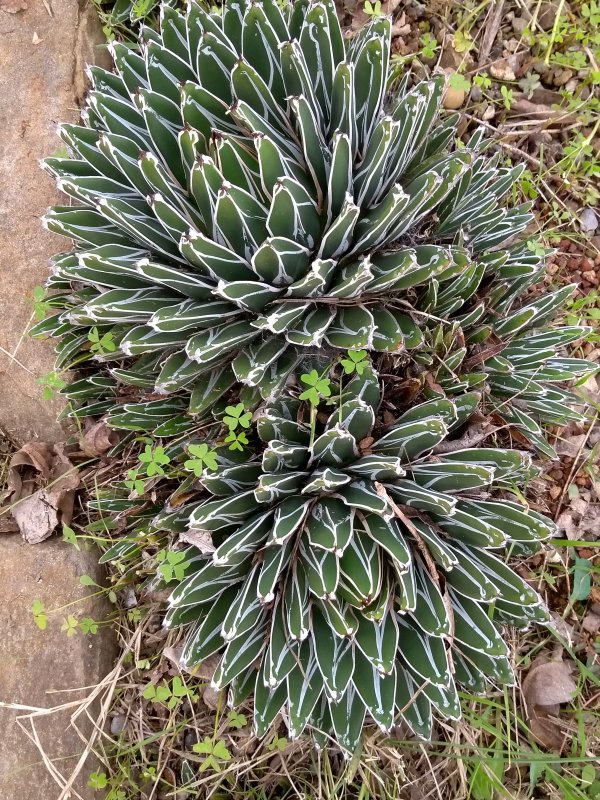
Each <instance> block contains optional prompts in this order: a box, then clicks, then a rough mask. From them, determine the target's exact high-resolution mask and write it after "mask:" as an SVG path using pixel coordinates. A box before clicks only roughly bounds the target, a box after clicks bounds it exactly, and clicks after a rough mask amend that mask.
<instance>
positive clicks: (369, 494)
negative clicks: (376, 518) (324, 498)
mask: <svg viewBox="0 0 600 800" xmlns="http://www.w3.org/2000/svg"><path fill="white" fill-rule="evenodd" d="M336 497H341V499H342V500H343V501H344V503H345V504H346V505H347V506H350V507H351V508H359V509H361V510H362V511H372V512H374V513H375V514H380V515H381V516H382V517H383V518H384V519H391V518H392V517H393V512H392V509H391V507H390V505H389V503H388V501H387V499H386V498H385V497H382V495H381V494H379V492H378V491H377V489H376V487H375V486H374V484H373V483H372V482H371V481H364V480H358V481H357V480H355V481H352V483H350V484H348V485H347V486H342V487H341V489H338V490H337V492H336Z"/></svg>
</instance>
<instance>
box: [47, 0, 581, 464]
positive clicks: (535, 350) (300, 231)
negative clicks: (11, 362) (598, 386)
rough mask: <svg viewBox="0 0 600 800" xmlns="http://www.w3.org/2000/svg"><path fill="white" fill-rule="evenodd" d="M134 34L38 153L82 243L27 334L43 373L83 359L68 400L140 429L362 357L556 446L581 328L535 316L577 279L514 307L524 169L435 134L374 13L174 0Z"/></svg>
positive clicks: (527, 269)
mask: <svg viewBox="0 0 600 800" xmlns="http://www.w3.org/2000/svg"><path fill="white" fill-rule="evenodd" d="M140 38H141V41H140V47H139V49H138V50H135V49H132V48H130V47H126V46H124V45H121V44H119V43H113V44H112V45H111V47H112V53H113V57H114V61H115V67H116V71H115V72H114V73H111V72H106V71H104V70H102V69H99V68H97V67H92V68H90V70H89V74H90V79H91V82H92V85H93V88H92V91H91V92H90V94H89V99H88V104H87V107H86V109H85V111H84V114H83V117H84V124H83V125H63V126H62V128H61V135H62V138H63V140H64V141H65V143H66V144H67V146H68V148H69V150H70V155H69V157H68V158H49V159H47V161H46V162H45V167H46V169H47V170H48V171H49V172H50V173H51V174H52V175H54V176H55V177H56V178H57V180H58V184H59V186H60V188H61V189H62V191H63V192H65V193H66V194H67V195H68V196H70V197H71V198H73V199H74V200H75V201H76V202H77V203H78V204H79V205H69V206H62V207H56V208H53V209H51V210H50V212H49V213H48V215H47V217H46V224H47V226H48V228H49V229H50V230H52V231H55V232H57V233H60V234H63V235H65V236H67V237H69V238H71V239H72V240H74V242H75V244H76V248H75V250H72V251H70V252H67V253H64V254H62V255H59V256H58V257H56V258H55V259H54V261H53V272H54V275H53V277H52V278H51V280H50V282H49V285H50V287H53V288H55V289H57V290H58V294H57V295H55V296H54V297H52V299H51V301H50V302H51V304H52V305H53V306H54V307H55V308H57V309H58V312H59V313H57V314H55V315H54V316H52V317H50V318H49V319H47V320H45V321H44V322H42V323H41V324H40V325H38V326H37V329H36V331H37V333H40V334H41V333H50V334H51V335H53V336H56V337H58V338H59V339H60V344H59V359H58V365H59V367H60V368H64V367H66V366H69V365H71V364H74V363H75V364H77V365H78V366H79V367H80V368H81V365H82V364H83V365H85V363H86V361H87V362H88V364H89V360H90V359H95V361H96V362H98V361H100V362H101V364H100V365H98V363H96V364H95V365H94V364H92V368H91V370H90V373H91V375H92V381H89V380H86V381H85V382H84V384H81V383H78V384H77V385H76V386H75V387H69V388H67V389H66V390H65V393H66V394H67V395H68V396H69V397H70V398H71V399H72V400H74V401H77V404H81V403H83V408H80V409H78V410H77V411H75V413H76V414H78V415H80V416H81V415H85V414H96V413H100V412H105V411H111V410H112V413H111V420H112V424H113V425H115V426H123V427H127V428H133V429H145V430H154V429H155V428H156V427H157V426H162V425H164V424H165V423H167V422H168V421H169V420H170V419H171V418H173V417H174V416H177V417H178V418H180V417H182V416H183V417H185V415H186V413H191V414H192V415H201V414H204V413H206V412H207V410H209V409H210V408H211V407H212V406H213V405H214V403H215V402H216V401H217V400H218V399H219V398H220V397H221V396H223V395H224V394H225V393H227V392H228V391H229V390H230V389H231V388H232V387H234V386H235V385H236V384H240V383H241V384H245V385H247V386H248V387H251V388H252V389H253V390H254V392H255V395H254V396H255V397H257V398H258V397H259V395H260V394H261V395H262V396H263V397H265V398H274V397H276V396H277V395H278V393H279V392H281V391H282V389H283V387H284V386H285V384H286V382H288V380H289V379H290V376H292V375H293V374H294V373H295V372H297V371H298V370H299V364H301V362H302V361H303V360H304V359H306V357H307V356H310V355H312V354H314V353H315V352H317V351H323V350H325V351H331V350H334V351H335V350H345V349H347V348H366V349H368V350H370V351H372V352H373V353H374V354H377V353H384V354H395V355H399V356H400V357H401V359H402V361H401V364H402V369H403V371H404V372H406V373H411V372H412V373H413V374H422V375H424V374H425V372H427V371H428V372H430V373H433V378H434V380H433V382H431V381H430V390H431V387H432V386H435V387H437V388H435V389H434V390H435V391H438V393H440V394H443V393H448V394H454V395H458V394H460V393H462V392H464V391H467V390H469V389H473V388H474V387H476V386H482V388H483V385H484V384H486V383H487V394H488V396H487V401H486V402H487V403H488V404H489V407H490V408H491V409H494V408H495V409H498V413H499V414H500V415H501V416H502V419H503V420H504V421H505V422H506V423H507V424H510V425H513V426H515V427H517V428H519V429H520V430H521V433H522V434H523V435H524V436H526V437H528V438H529V439H530V440H531V441H532V442H533V443H534V444H535V445H536V446H537V447H539V448H540V449H542V450H543V451H544V452H546V453H551V452H552V450H551V448H549V446H548V445H547V444H546V443H545V439H544V437H543V431H542V427H541V426H543V424H544V423H548V422H560V421H564V420H565V419H567V418H577V416H578V415H577V414H576V413H575V412H573V411H570V410H569V406H570V405H572V404H573V402H574V400H575V398H574V397H573V396H572V395H571V394H569V392H568V391H566V390H565V389H564V388H562V386H561V385H560V384H561V383H562V382H564V381H568V380H570V379H572V378H573V377H574V376H576V375H579V374H581V373H582V372H584V371H585V370H586V369H587V365H586V364H585V363H584V362H581V361H577V360H575V359H568V358H563V357H561V356H560V354H558V349H559V348H560V347H561V346H563V345H565V344H568V343H569V342H572V341H574V340H576V339H577V338H579V337H580V336H581V335H582V334H583V333H584V332H585V329H583V328H579V327H568V328H563V329H560V330H558V331H557V330H551V329H548V322H549V321H550V320H551V318H552V317H553V316H554V315H555V314H556V312H557V310H558V309H559V308H560V306H561V305H562V304H563V303H564V301H565V299H566V298H567V297H568V296H569V294H570V292H571V287H566V288H564V289H560V290H558V291H555V292H550V293H548V294H546V295H544V296H542V297H538V298H537V299H535V300H532V301H531V302H527V301H526V300H524V299H523V298H524V295H525V294H526V292H527V290H528V288H529V287H530V286H531V285H532V284H533V283H534V282H535V281H536V280H537V279H538V278H539V277H540V274H541V273H542V271H543V257H544V252H543V250H542V251H541V252H540V250H539V248H535V251H532V250H530V249H529V248H528V247H527V246H526V245H525V244H524V243H523V242H521V243H516V244H514V239H515V237H516V236H517V235H518V234H519V233H520V232H522V231H523V230H524V229H525V228H526V226H527V225H528V224H529V222H530V221H531V215H530V213H529V204H521V205H517V206H514V207H511V206H510V205H505V202H504V201H505V198H506V197H507V196H509V193H510V192H511V189H514V187H515V182H516V181H517V179H518V177H519V175H520V173H521V167H514V168H511V167H506V166H502V165H500V162H499V157H498V156H493V157H491V158H490V157H488V156H487V155H486V153H485V148H486V142H484V141H483V139H482V135H481V133H479V132H478V133H475V134H474V135H473V136H472V137H471V139H469V141H468V142H467V144H465V145H462V144H461V145H454V144H453V140H454V133H455V130H454V129H455V124H456V117H455V116H449V117H446V118H444V119H441V120H440V117H439V110H440V101H441V98H442V95H443V92H444V78H443V77H440V76H438V77H434V78H433V79H432V80H429V81H424V82H421V83H417V84H416V85H414V86H412V87H410V86H409V81H408V76H407V78H406V79H405V80H403V81H402V82H401V84H400V85H394V86H393V90H392V91H388V85H389V81H390V71H389V68H388V67H389V56H390V20H388V19H386V18H377V19H374V20H372V21H371V22H370V23H369V24H368V25H367V26H366V27H365V28H364V29H363V30H362V31H360V32H359V33H358V34H357V35H356V36H355V37H354V38H352V39H350V40H345V39H344V37H343V36H342V32H341V30H340V26H339V23H338V20H337V17H336V13H335V8H334V5H333V1H332V0H323V1H322V2H321V1H320V0H319V1H314V0H311V1H310V2H309V1H308V0H298V2H296V3H294V4H293V5H291V4H290V5H288V6H284V7H283V8H281V7H280V5H279V4H278V3H277V2H276V0H260V1H259V2H252V3H250V2H247V1H246V0H227V2H226V3H225V5H224V7H223V11H222V14H221V13H208V12H207V11H205V10H204V9H203V8H202V6H201V5H199V4H198V3H196V2H190V4H189V8H188V10H187V13H185V14H180V13H178V12H177V11H175V10H174V9H172V8H170V7H168V6H164V7H162V10H161V25H160V33H157V32H156V31H155V30H153V29H151V28H143V29H142V31H141V34H140ZM513 194H514V192H513ZM90 336H93V337H94V345H95V346H94V347H92V348H90ZM102 342H107V343H109V344H110V347H107V348H102V347H101V346H98V344H99V343H102ZM99 366H100V367H102V368H104V369H105V371H104V372H102V371H101V372H100V374H98V367H99ZM94 370H95V371H94ZM136 393H137V395H136ZM145 393H158V395H159V397H158V398H157V397H156V396H155V397H153V398H152V399H150V400H148V399H147V398H146V397H144V394H145ZM123 395H124V396H125V397H126V398H128V399H129V400H131V401H132V402H130V403H128V404H126V405H125V406H123V404H122V402H121V398H122V396H123ZM160 395H175V397H174V398H172V397H165V398H164V399H160ZM117 397H119V402H117ZM515 397H516V398H517V400H516V401H515V400H514V398H515Z"/></svg>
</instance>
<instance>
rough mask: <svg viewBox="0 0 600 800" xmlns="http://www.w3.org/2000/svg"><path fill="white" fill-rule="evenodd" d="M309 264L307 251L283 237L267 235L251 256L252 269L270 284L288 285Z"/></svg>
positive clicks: (298, 276) (302, 272)
mask: <svg viewBox="0 0 600 800" xmlns="http://www.w3.org/2000/svg"><path fill="white" fill-rule="evenodd" d="M308 265H309V251H308V250H307V248H306V247H303V246H302V245H301V244H299V243H298V242H294V241H293V240H292V239H286V238H285V237H281V236H275V237H268V238H267V239H266V240H265V241H264V242H263V243H262V244H261V246H260V247H259V248H258V250H257V251H256V253H255V254H254V255H253V256H252V269H253V270H254V272H255V273H256V274H257V275H258V276H259V278H261V279H262V280H263V281H266V282H267V283H269V284H271V285H272V286H289V284H290V283H294V282H295V281H297V280H299V279H300V278H301V277H302V275H304V273H305V272H306V270H307V269H308Z"/></svg>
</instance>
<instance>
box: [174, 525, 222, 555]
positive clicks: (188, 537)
mask: <svg viewBox="0 0 600 800" xmlns="http://www.w3.org/2000/svg"><path fill="white" fill-rule="evenodd" d="M179 541H180V542H184V543H185V544H193V545H194V547H197V548H198V550H200V552H201V553H214V552H215V550H216V549H217V548H216V547H215V545H214V544H213V540H212V536H211V535H210V531H202V530H199V529H198V528H190V529H189V530H187V531H185V532H184V533H180V534H179Z"/></svg>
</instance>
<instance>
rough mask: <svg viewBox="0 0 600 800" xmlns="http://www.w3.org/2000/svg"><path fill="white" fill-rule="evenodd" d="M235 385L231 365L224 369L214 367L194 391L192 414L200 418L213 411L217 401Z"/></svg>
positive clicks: (191, 404)
mask: <svg viewBox="0 0 600 800" xmlns="http://www.w3.org/2000/svg"><path fill="white" fill-rule="evenodd" d="M234 383H235V375H234V374H233V372H232V370H231V367H230V366H229V364H226V365H225V366H223V367H217V368H215V367H213V368H212V369H211V370H210V372H208V373H204V375H203V377H202V378H200V380H199V381H198V383H197V384H196V385H195V386H194V388H193V389H192V394H191V397H190V408H189V411H190V414H192V415H197V416H200V415H201V414H204V413H205V412H206V411H208V410H209V409H211V408H212V407H213V406H214V404H215V403H216V401H217V400H218V399H219V398H220V397H222V396H223V395H224V394H225V393H226V392H227V391H228V390H229V389H230V388H231V387H232V386H233V384H234Z"/></svg>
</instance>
